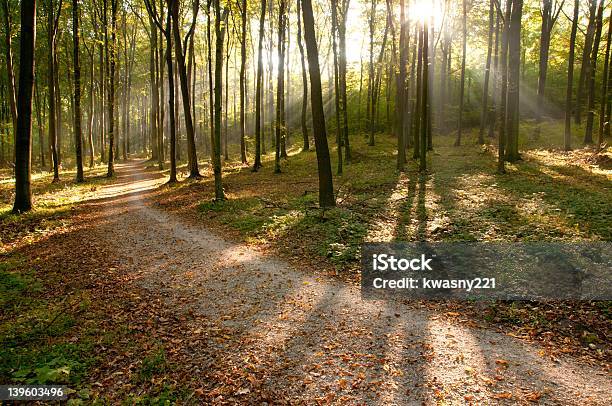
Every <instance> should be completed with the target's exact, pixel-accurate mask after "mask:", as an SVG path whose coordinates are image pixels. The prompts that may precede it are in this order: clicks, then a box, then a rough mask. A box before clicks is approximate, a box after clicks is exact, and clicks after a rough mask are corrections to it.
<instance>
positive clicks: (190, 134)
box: [171, 0, 201, 179]
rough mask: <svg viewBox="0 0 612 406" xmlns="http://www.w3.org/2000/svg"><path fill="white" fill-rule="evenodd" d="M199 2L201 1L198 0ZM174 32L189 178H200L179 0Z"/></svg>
mask: <svg viewBox="0 0 612 406" xmlns="http://www.w3.org/2000/svg"><path fill="white" fill-rule="evenodd" d="M196 3H198V4H199V1H197V0H196ZM172 4H173V5H172V10H171V13H172V22H173V24H172V32H173V34H174V44H175V45H174V50H175V55H176V61H177V65H178V73H179V79H180V83H181V96H182V97H181V100H182V105H183V116H184V118H185V133H186V135H187V157H188V167H189V178H191V179H195V178H200V177H201V175H200V171H199V169H198V157H197V153H196V145H195V132H194V128H193V117H192V115H191V96H190V95H189V81H188V80H187V68H186V66H185V53H184V52H183V44H182V43H181V33H180V25H179V24H180V22H179V0H173V1H172ZM198 9H199V7H194V16H193V22H192V24H191V28H190V32H191V34H190V35H195V34H194V30H195V24H196V18H197V10H198Z"/></svg>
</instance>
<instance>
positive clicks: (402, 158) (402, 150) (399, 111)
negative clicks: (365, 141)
mask: <svg viewBox="0 0 612 406" xmlns="http://www.w3.org/2000/svg"><path fill="white" fill-rule="evenodd" d="M387 1H388V4H389V5H391V2H390V0H387ZM399 4H400V40H399V48H400V49H399V75H397V83H396V85H395V87H396V92H397V97H396V100H395V114H396V117H395V119H396V136H397V169H398V170H399V171H400V172H403V171H404V164H405V162H406V147H405V145H404V111H405V99H406V94H405V91H406V89H405V86H406V63H407V59H408V56H407V51H408V49H407V45H408V44H406V15H405V13H406V10H405V4H404V0H400V3H399ZM391 10H392V8H391Z"/></svg>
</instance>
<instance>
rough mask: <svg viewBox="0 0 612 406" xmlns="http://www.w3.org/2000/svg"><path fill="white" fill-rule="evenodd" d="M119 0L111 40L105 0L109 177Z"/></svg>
mask: <svg viewBox="0 0 612 406" xmlns="http://www.w3.org/2000/svg"><path fill="white" fill-rule="evenodd" d="M117 1H118V0H110V2H111V33H110V40H109V38H108V17H107V12H108V7H107V5H108V4H107V0H104V31H105V39H104V42H105V46H106V58H107V61H108V66H109V76H108V94H107V97H108V171H107V173H106V176H107V177H109V178H110V177H112V176H113V175H114V173H115V167H114V160H115V158H114V153H115V150H114V148H115V64H116V61H115V58H116V50H117Z"/></svg>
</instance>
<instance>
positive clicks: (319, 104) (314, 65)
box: [302, 0, 336, 207]
mask: <svg viewBox="0 0 612 406" xmlns="http://www.w3.org/2000/svg"><path fill="white" fill-rule="evenodd" d="M302 11H303V17H304V39H305V41H306V51H307V53H308V71H309V73H310V85H311V86H310V89H311V102H312V121H313V130H314V137H315V149H316V151H317V167H318V172H319V205H320V206H321V207H330V206H335V205H336V201H335V198H334V186H333V178H332V171H331V162H330V159H329V147H328V145H327V131H326V129H325V113H324V112H323V92H322V89H321V71H320V68H319V50H318V46H317V39H316V34H315V24H314V16H313V12H312V4H311V0H303V3H302Z"/></svg>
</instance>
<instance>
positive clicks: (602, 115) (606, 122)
mask: <svg viewBox="0 0 612 406" xmlns="http://www.w3.org/2000/svg"><path fill="white" fill-rule="evenodd" d="M608 21H609V22H608V35H607V40H606V56H605V59H604V68H603V72H602V80H601V106H600V109H599V135H598V138H597V148H598V149H600V148H601V147H602V145H603V143H604V138H605V128H606V127H609V126H610V116H609V114H608V113H607V111H606V110H607V106H608V97H609V94H608V81H609V80H610V77H609V65H610V40H611V39H612V37H611V36H610V34H612V30H611V29H610V24H611V23H612V12H611V15H610V18H609V19H608Z"/></svg>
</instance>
